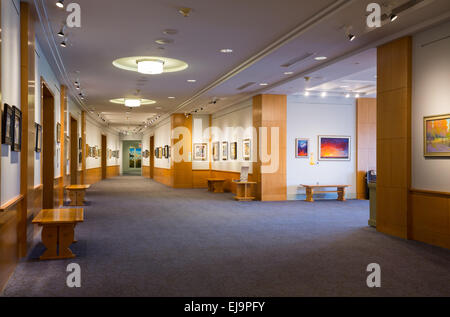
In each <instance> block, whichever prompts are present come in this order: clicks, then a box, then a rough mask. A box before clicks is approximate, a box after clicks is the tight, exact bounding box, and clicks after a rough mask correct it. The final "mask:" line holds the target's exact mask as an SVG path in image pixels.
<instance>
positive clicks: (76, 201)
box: [66, 185, 91, 206]
mask: <svg viewBox="0 0 450 317" xmlns="http://www.w3.org/2000/svg"><path fill="white" fill-rule="evenodd" d="M89 187H91V185H69V186H66V190H67V192H68V194H69V205H70V206H83V205H84V203H85V200H84V196H85V195H86V190H87V189H89Z"/></svg>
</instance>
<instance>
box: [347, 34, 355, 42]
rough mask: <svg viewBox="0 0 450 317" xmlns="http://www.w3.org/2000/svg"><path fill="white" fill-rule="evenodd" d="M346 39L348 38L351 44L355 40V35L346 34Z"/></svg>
mask: <svg viewBox="0 0 450 317" xmlns="http://www.w3.org/2000/svg"><path fill="white" fill-rule="evenodd" d="M347 37H348V40H349V41H350V42H353V41H354V40H355V39H356V35H354V34H351V33H350V34H348V35H347Z"/></svg>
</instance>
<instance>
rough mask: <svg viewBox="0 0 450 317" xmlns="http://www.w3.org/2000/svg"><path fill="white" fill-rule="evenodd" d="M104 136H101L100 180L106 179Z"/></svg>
mask: <svg viewBox="0 0 450 317" xmlns="http://www.w3.org/2000/svg"><path fill="white" fill-rule="evenodd" d="M106 144H107V143H106V135H103V134H102V179H106V155H107V149H106Z"/></svg>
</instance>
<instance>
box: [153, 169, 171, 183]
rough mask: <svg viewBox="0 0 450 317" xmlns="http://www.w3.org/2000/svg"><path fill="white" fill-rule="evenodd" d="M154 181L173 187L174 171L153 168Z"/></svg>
mask: <svg viewBox="0 0 450 317" xmlns="http://www.w3.org/2000/svg"><path fill="white" fill-rule="evenodd" d="M153 173H154V175H153V179H154V180H155V181H156V182H158V183H161V184H164V185H166V186H172V170H171V169H168V168H159V167H155V168H153Z"/></svg>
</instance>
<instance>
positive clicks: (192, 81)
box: [187, 79, 197, 83]
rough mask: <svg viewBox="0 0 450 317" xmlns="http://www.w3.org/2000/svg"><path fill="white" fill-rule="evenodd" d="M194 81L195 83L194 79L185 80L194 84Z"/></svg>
mask: <svg viewBox="0 0 450 317" xmlns="http://www.w3.org/2000/svg"><path fill="white" fill-rule="evenodd" d="M196 81H197V80H195V79H188V80H187V82H188V83H195V82H196Z"/></svg>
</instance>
